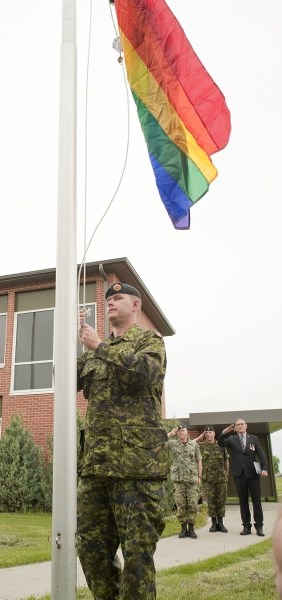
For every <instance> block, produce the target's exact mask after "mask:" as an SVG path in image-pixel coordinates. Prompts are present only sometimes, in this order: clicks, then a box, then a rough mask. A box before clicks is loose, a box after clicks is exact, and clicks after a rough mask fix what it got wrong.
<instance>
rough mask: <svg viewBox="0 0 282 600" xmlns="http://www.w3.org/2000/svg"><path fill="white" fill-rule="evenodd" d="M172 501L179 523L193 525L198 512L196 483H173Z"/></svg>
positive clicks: (197, 488)
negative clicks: (173, 500)
mask: <svg viewBox="0 0 282 600" xmlns="http://www.w3.org/2000/svg"><path fill="white" fill-rule="evenodd" d="M173 485H174V499H175V504H176V507H177V513H176V514H177V518H178V521H179V522H180V523H193V524H194V523H195V520H196V516H197V512H198V500H199V487H198V484H197V483H188V482H184V481H174V483H173Z"/></svg>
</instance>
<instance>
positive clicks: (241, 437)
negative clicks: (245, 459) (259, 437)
mask: <svg viewBox="0 0 282 600" xmlns="http://www.w3.org/2000/svg"><path fill="white" fill-rule="evenodd" d="M239 440H240V444H241V448H242V450H243V452H245V439H244V436H243V435H239Z"/></svg>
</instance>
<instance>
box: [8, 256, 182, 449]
mask: <svg viewBox="0 0 282 600" xmlns="http://www.w3.org/2000/svg"><path fill="white" fill-rule="evenodd" d="M55 279H56V271H55V269H47V270H41V271H33V272H27V273H19V274H15V275H7V276H1V277H0V419H1V421H0V423H1V432H2V435H3V432H4V431H5V429H6V427H7V426H8V425H9V423H10V420H11V417H12V416H13V415H19V416H20V417H21V418H22V421H23V425H24V427H25V428H26V429H28V430H29V431H31V432H32V433H33V436H34V440H35V442H36V443H37V444H40V445H42V446H45V444H46V436H48V434H50V433H52V431H53V403H54V394H53V391H54V388H53V328H54V307H55ZM114 281H122V282H126V283H129V284H131V285H134V286H136V287H137V288H138V289H139V290H140V291H141V295H142V313H141V315H140V320H139V325H140V326H141V327H143V328H144V329H154V330H156V331H158V332H159V333H160V334H161V335H162V336H168V335H173V334H174V333H175V331H174V329H173V328H172V326H171V325H170V323H169V322H168V320H167V319H166V317H165V315H164V314H163V312H162V311H161V309H160V308H159V306H158V305H157V303H156V302H155V300H154V298H153V297H152V295H151V294H150V292H149V290H148V289H147V288H146V286H145V285H144V283H143V281H142V280H141V279H140V277H139V275H138V274H137V273H136V271H135V270H134V268H133V266H132V265H131V263H130V262H129V261H128V259H127V258H120V259H113V260H106V261H103V262H101V263H99V262H95V263H89V264H88V265H87V269H86V286H85V291H84V289H83V286H80V302H82V298H85V304H86V306H87V307H88V308H89V309H90V314H89V316H88V317H87V320H88V321H89V323H90V324H91V325H93V326H95V328H96V329H97V331H98V334H99V336H100V337H101V338H102V339H105V337H107V336H108V334H109V325H108V322H107V317H106V311H105V306H106V305H105V292H106V290H107V288H108V286H109V285H111V284H112V283H113V282H114ZM79 351H80V347H79V343H78V352H79ZM78 410H79V412H80V413H81V414H82V415H84V414H85V410H86V401H85V400H84V398H83V396H82V394H81V393H80V394H78ZM163 416H165V399H164V398H163Z"/></svg>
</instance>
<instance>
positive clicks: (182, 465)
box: [168, 439, 201, 525]
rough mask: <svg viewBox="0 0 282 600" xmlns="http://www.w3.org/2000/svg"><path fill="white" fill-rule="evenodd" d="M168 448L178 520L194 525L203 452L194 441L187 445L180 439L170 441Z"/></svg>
mask: <svg viewBox="0 0 282 600" xmlns="http://www.w3.org/2000/svg"><path fill="white" fill-rule="evenodd" d="M168 447H169V449H170V451H171V457H172V465H171V478H172V480H173V483H174V498H175V503H176V506H177V518H178V520H179V522H180V523H181V524H183V523H191V524H193V525H194V523H195V519H196V516H197V511H198V500H199V483H198V477H199V476H198V462H200V460H201V452H200V449H199V446H198V444H197V443H196V442H194V441H193V440H188V441H187V442H186V443H183V442H181V441H180V440H179V439H175V440H169V441H168Z"/></svg>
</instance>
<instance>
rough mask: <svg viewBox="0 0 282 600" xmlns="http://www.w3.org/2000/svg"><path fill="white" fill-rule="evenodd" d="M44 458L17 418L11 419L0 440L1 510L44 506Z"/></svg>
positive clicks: (34, 508)
mask: <svg viewBox="0 0 282 600" xmlns="http://www.w3.org/2000/svg"><path fill="white" fill-rule="evenodd" d="M42 464H43V455H42V451H41V449H40V448H39V447H38V446H36V444H35V443H34V441H33V437H32V435H31V433H30V432H29V431H27V430H26V429H24V428H23V426H22V421H21V419H20V417H18V416H14V417H13V418H12V420H11V424H10V426H9V427H8V428H7V429H6V431H5V435H4V436H3V438H1V440H0V510H1V511H8V512H15V511H27V510H37V509H39V508H42V507H43V506H44V491H43V488H42Z"/></svg>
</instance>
